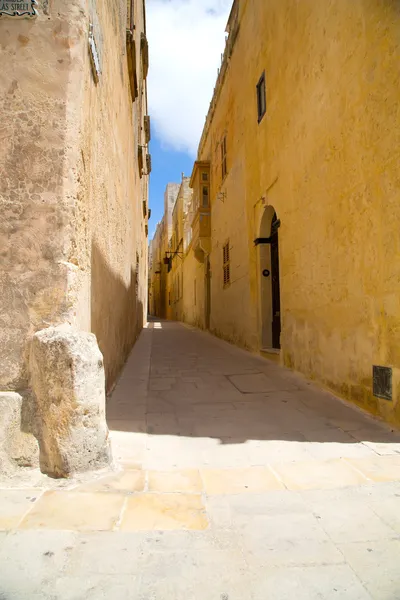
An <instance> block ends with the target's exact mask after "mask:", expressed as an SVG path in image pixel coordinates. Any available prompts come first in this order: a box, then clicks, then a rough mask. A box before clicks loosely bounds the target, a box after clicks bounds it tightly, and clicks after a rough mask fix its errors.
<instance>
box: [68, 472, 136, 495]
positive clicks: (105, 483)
mask: <svg viewBox="0 0 400 600" xmlns="http://www.w3.org/2000/svg"><path fill="white" fill-rule="evenodd" d="M145 480H146V473H145V471H142V470H133V469H127V470H124V471H122V472H121V473H117V474H115V475H108V476H107V477H102V478H101V479H98V480H96V481H92V482H90V483H86V484H83V485H80V486H79V487H78V488H76V490H77V491H79V492H126V493H128V492H129V493H132V492H143V491H144V487H145Z"/></svg>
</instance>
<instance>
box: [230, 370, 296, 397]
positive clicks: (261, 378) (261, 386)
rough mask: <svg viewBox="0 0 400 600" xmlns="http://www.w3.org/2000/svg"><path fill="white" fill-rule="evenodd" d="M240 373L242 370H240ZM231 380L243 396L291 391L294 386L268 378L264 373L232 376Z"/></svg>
mask: <svg viewBox="0 0 400 600" xmlns="http://www.w3.org/2000/svg"><path fill="white" fill-rule="evenodd" d="M238 370H239V372H240V371H241V369H240V368H239V369H238ZM229 380H230V381H231V382H232V383H233V385H234V386H235V387H236V388H237V389H238V390H239V391H240V392H241V393H242V394H259V393H260V392H272V391H275V390H276V391H278V390H290V389H293V388H294V386H293V385H292V384H291V383H289V382H288V383H287V384H286V383H285V382H283V383H282V382H280V385H279V384H278V383H277V381H276V379H273V378H272V377H267V376H266V375H265V374H264V373H251V374H243V375H242V374H238V375H230V376H229Z"/></svg>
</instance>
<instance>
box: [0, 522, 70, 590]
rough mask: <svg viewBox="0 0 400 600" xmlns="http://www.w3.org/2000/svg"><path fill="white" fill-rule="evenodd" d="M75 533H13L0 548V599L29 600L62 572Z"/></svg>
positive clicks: (66, 562) (68, 556) (67, 559)
mask: <svg viewBox="0 0 400 600" xmlns="http://www.w3.org/2000/svg"><path fill="white" fill-rule="evenodd" d="M75 543H76V534H75V533H71V532H66V531H15V532H12V533H10V534H9V535H8V536H7V537H6V539H5V540H4V543H3V544H1V545H0V597H1V594H3V597H4V598H5V599H6V600H11V599H12V600H14V599H15V600H20V599H21V600H23V599H24V600H25V599H26V600H28V599H29V600H30V599H31V598H35V599H36V598H39V597H43V596H40V595H38V594H39V593H41V591H42V587H43V585H44V583H45V582H46V581H47V580H53V579H55V578H56V577H59V576H60V575H61V574H62V573H63V572H64V570H65V568H66V566H67V564H68V561H69V558H70V554H71V551H72V550H73V548H74V546H75Z"/></svg>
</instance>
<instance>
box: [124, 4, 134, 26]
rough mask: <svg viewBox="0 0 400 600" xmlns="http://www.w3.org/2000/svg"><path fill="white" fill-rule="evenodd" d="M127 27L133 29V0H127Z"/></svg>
mask: <svg viewBox="0 0 400 600" xmlns="http://www.w3.org/2000/svg"><path fill="white" fill-rule="evenodd" d="M126 16H127V19H126V28H127V29H129V30H130V31H133V28H134V24H133V0H126Z"/></svg>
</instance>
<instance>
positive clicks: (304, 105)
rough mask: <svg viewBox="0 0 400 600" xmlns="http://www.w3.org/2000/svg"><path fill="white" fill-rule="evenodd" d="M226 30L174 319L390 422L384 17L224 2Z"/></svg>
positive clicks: (395, 416)
mask: <svg viewBox="0 0 400 600" xmlns="http://www.w3.org/2000/svg"><path fill="white" fill-rule="evenodd" d="M227 32H228V39H227V44H226V48H225V52H224V56H223V61H222V65H221V68H220V71H219V75H218V80H217V83H216V86H215V90H214V94H213V98H212V101H211V104H210V108H209V112H208V115H207V119H206V123H205V127H204V130H203V134H202V137H201V141H200V144H199V149H198V157H197V161H196V163H195V166H194V170H193V175H192V180H191V186H192V188H193V199H194V200H193V207H192V210H191V211H189V212H190V213H191V214H190V220H191V223H190V227H191V231H190V232H187V236H186V238H185V239H186V240H187V244H188V247H187V252H186V257H185V261H184V265H183V271H184V278H183V280H184V290H183V304H184V305H185V306H186V307H187V309H186V310H185V311H184V314H185V318H186V319H187V320H188V321H189V322H192V323H195V324H197V325H199V326H201V327H208V328H209V329H210V331H212V332H213V333H215V334H216V335H218V336H220V337H222V338H225V339H226V340H229V341H231V342H233V343H235V344H238V345H240V346H242V347H245V348H248V349H250V350H252V351H255V352H260V353H264V354H265V355H266V356H268V357H269V358H272V359H275V360H279V361H280V362H281V363H282V364H284V365H286V366H288V367H291V368H294V369H295V370H297V371H300V372H302V373H304V374H305V375H306V376H307V377H309V378H311V379H315V380H316V381H318V382H319V383H321V384H322V385H324V386H326V387H327V388H329V389H331V390H333V391H335V392H336V393H338V394H339V395H340V396H342V397H344V398H346V399H349V400H351V401H353V402H355V403H357V404H359V405H361V406H363V407H365V408H367V409H368V410H370V411H371V412H373V413H376V414H379V415H381V416H382V417H384V418H385V419H386V420H388V421H392V422H397V423H399V422H400V338H399V331H400V277H399V273H400V245H399V239H400V238H399V235H398V231H399V228H400V202H399V198H400V177H399V167H398V164H399V152H400V150H399V148H400V146H399V143H398V142H399V131H400V128H399V123H400V107H399V102H398V90H399V71H398V64H399V62H400V42H399V40H400V13H399V10H398V6H397V4H396V3H394V2H361V1H360V0H355V1H354V2H315V1H313V0H304V1H302V2H297V3H295V5H294V3H293V2H291V1H290V0H235V2H234V3H233V6H232V11H231V14H230V17H229V22H228V26H227ZM208 185H209V189H208V190H206V189H205V188H207V186H208ZM207 198H209V200H207ZM185 226H186V230H187V229H188V223H187V222H186V225H185Z"/></svg>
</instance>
